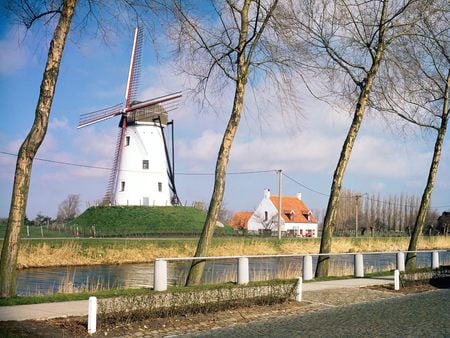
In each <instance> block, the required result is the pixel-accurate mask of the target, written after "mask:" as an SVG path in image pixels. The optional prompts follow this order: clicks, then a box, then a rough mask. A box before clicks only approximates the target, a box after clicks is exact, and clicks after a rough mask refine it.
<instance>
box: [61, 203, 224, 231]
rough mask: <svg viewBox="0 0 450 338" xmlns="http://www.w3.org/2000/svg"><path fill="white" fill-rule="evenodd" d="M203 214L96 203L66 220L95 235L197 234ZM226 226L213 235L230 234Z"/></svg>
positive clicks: (190, 210)
mask: <svg viewBox="0 0 450 338" xmlns="http://www.w3.org/2000/svg"><path fill="white" fill-rule="evenodd" d="M205 218H206V214H205V213H204V212H203V211H201V210H198V209H195V208H191V207H182V206H170V207H148V206H99V207H91V208H89V209H87V210H86V211H85V212H83V213H82V214H81V215H80V216H78V217H77V218H75V219H74V220H73V221H71V222H70V223H69V226H71V227H75V226H78V227H79V229H80V232H82V233H83V234H85V235H86V232H92V234H93V231H94V226H95V236H97V237H115V236H118V237H123V236H133V237H134V236H153V235H161V236H164V235H168V236H173V235H183V236H186V235H199V234H200V233H201V231H202V228H203V224H204V222H205ZM232 233H233V230H232V229H231V227H229V226H225V227H223V228H216V231H215V234H216V235H226V234H232Z"/></svg>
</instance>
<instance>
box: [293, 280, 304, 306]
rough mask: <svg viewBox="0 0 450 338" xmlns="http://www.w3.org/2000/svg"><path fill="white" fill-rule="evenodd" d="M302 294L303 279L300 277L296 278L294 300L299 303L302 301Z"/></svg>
mask: <svg viewBox="0 0 450 338" xmlns="http://www.w3.org/2000/svg"><path fill="white" fill-rule="evenodd" d="M302 292H303V278H302V277H298V282H297V285H296V287H295V300H296V301H297V302H301V301H302Z"/></svg>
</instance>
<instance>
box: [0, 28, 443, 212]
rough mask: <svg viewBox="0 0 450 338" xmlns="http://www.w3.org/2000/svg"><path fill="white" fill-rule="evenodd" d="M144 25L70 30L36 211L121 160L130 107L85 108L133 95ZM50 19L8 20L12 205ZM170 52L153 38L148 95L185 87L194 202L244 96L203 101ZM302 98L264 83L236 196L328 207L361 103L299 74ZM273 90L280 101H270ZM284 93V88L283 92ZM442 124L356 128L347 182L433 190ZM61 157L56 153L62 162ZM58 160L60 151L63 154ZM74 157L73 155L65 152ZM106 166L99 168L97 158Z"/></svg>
mask: <svg viewBox="0 0 450 338" xmlns="http://www.w3.org/2000/svg"><path fill="white" fill-rule="evenodd" d="M132 34H133V32H132V30H131V29H130V30H129V31H128V30H123V31H121V32H119V33H116V34H114V35H113V36H112V38H111V39H109V41H108V42H105V41H104V40H103V39H102V38H101V37H100V36H95V35H94V34H86V35H76V36H75V35H74V36H70V38H69V41H68V42H67V45H66V48H65V50H64V55H63V59H62V63H61V68H60V73H59V78H58V83H57V88H56V93H55V97H54V102H53V106H52V109H51V114H50V123H49V128H48V132H47V135H46V137H45V140H44V142H43V144H42V146H41V147H40V149H39V151H38V153H37V155H36V160H35V161H34V165H33V171H32V177H31V184H30V192H29V197H28V205H27V217H28V218H30V219H33V218H34V217H35V216H36V215H37V214H39V213H40V214H43V215H48V216H51V217H56V213H57V209H58V205H59V204H60V203H61V202H62V201H63V200H64V199H65V198H66V197H67V196H68V195H69V194H78V195H80V199H81V205H80V209H81V210H80V211H83V210H85V209H86V208H87V207H89V206H90V205H93V204H95V201H96V200H99V199H101V198H102V197H103V195H104V193H105V190H106V186H107V181H108V179H109V171H108V168H110V167H111V166H112V162H113V152H114V148H115V141H116V135H117V133H118V130H119V129H118V127H117V126H118V122H119V121H118V119H116V120H109V121H104V122H101V123H98V124H95V125H91V126H89V127H86V128H83V129H77V128H76V126H77V124H78V119H79V115H80V114H82V113H87V112H91V111H94V110H98V109H101V108H105V107H108V106H112V105H114V104H117V103H120V102H123V101H124V92H125V86H126V80H127V74H128V66H129V58H130V53H131V46H132ZM49 39H50V35H49V33H48V31H46V30H45V29H43V28H42V26H40V29H39V28H38V29H31V30H28V31H27V30H25V28H24V27H20V26H17V25H15V24H13V23H11V21H10V20H1V21H0V51H1V52H0V99H1V102H2V123H1V125H0V141H1V142H0V217H7V216H8V213H9V208H10V201H11V192H12V185H13V179H14V170H15V161H16V157H15V156H14V155H15V154H17V152H18V149H19V147H20V144H21V143H22V141H23V140H24V138H25V136H26V135H27V133H28V131H29V129H30V127H31V125H32V123H33V119H34V111H35V107H36V103H37V98H38V95H39V86H40V81H41V78H42V73H43V69H44V65H45V62H46V57H47V51H48V41H49ZM159 52H160V53H159V54H158V57H157V53H156V52H155V46H154V45H153V44H151V43H150V42H149V41H148V40H146V42H145V45H144V51H143V62H142V66H143V69H142V81H141V91H140V95H139V97H140V98H141V99H149V98H153V97H158V96H160V95H164V94H169V93H173V92H176V91H183V99H182V101H181V102H180V106H179V108H178V109H177V110H175V111H172V112H171V113H170V119H173V120H174V122H175V172H176V177H175V179H176V185H177V190H178V193H179V197H180V200H181V201H182V203H183V204H187V205H191V204H192V203H193V202H194V201H203V202H205V203H206V204H207V203H208V202H209V200H210V197H211V193H212V188H213V175H212V174H213V173H214V170H215V161H216V158H217V152H218V150H219V146H220V142H221V137H222V135H223V131H224V129H225V126H226V123H227V118H228V115H229V113H230V109H231V103H232V92H231V90H230V89H229V88H228V89H224V91H223V92H222V93H221V95H220V96H217V97H214V98H211V99H212V101H213V102H214V107H203V108H202V107H201V105H200V103H199V100H198V98H196V97H195V96H194V95H192V92H191V91H190V89H191V86H192V81H191V80H190V79H189V78H188V77H187V76H186V75H184V74H182V73H180V72H179V71H178V70H177V68H176V67H175V66H174V60H173V58H172V57H171V55H172V54H171V53H170V48H167V53H164V51H163V53H161V51H159ZM298 88H299V89H298V92H297V93H296V94H297V101H298V107H292V108H291V109H286V110H284V111H283V113H282V114H281V113H280V109H279V108H278V107H280V102H277V98H276V97H273V93H272V92H271V91H270V88H266V87H261V88H254V90H253V91H249V93H248V95H247V96H246V110H245V113H244V116H243V118H242V121H241V125H240V126H239V130H238V133H237V136H236V139H235V142H234V144H233V148H232V151H231V157H230V162H229V167H228V173H229V174H228V175H227V184H226V191H225V197H224V207H225V208H227V209H229V210H232V211H243V210H246V211H250V210H254V209H255V208H256V206H257V205H258V204H259V202H260V201H261V199H262V198H263V190H264V189H265V188H269V189H271V191H272V193H273V194H278V175H277V173H276V172H275V170H277V169H281V170H282V171H283V174H284V175H285V176H283V177H282V194H283V195H295V194H296V193H297V192H301V193H302V198H303V200H304V201H305V203H306V204H307V205H308V206H309V208H311V209H313V210H322V209H325V208H326V205H327V202H328V194H329V191H330V187H331V181H332V175H333V172H334V169H335V167H336V164H337V161H338V156H339V153H340V151H341V148H342V144H343V142H344V139H345V136H346V133H347V131H348V128H349V126H350V122H351V115H350V114H349V112H348V111H345V109H339V110H338V109H336V108H335V107H331V106H330V105H328V104H327V103H324V102H321V101H318V100H316V99H314V98H313V97H312V96H311V95H310V94H308V93H307V91H305V90H304V89H302V86H300V85H299V86H298ZM260 97H266V98H269V99H270V101H271V103H272V104H270V105H266V104H263V103H261V102H260V101H259V98H260ZM272 97H273V98H272ZM434 140H435V134H434V133H433V132H429V131H423V130H420V129H418V128H413V127H406V128H404V126H403V125H401V123H400V122H398V121H397V122H394V121H386V120H384V119H380V118H377V116H376V114H368V116H367V117H366V118H365V120H364V121H363V125H362V128H361V130H360V133H359V135H358V137H357V139H356V144H355V147H354V150H353V152H352V155H351V159H350V162H349V165H348V168H347V171H346V174H345V179H344V187H345V188H347V189H351V190H354V191H357V192H359V193H367V194H373V193H374V194H378V193H380V196H381V197H383V196H388V195H389V194H400V193H402V192H403V193H405V194H408V195H418V196H421V195H422V193H423V189H424V187H425V183H426V179H427V175H428V170H429V165H430V161H431V157H432V152H433V147H434ZM52 161H53V162H52ZM55 162H58V163H55ZM63 163H65V164H63ZM93 167H95V168H93ZM432 207H433V208H435V209H436V210H437V211H438V212H439V213H442V212H443V211H444V210H450V144H449V136H448V135H447V137H446V139H445V143H444V149H443V152H442V159H441V163H440V166H439V172H438V176H437V182H436V185H435V189H434V192H433V198H432Z"/></svg>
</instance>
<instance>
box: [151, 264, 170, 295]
mask: <svg viewBox="0 0 450 338" xmlns="http://www.w3.org/2000/svg"><path fill="white" fill-rule="evenodd" d="M153 290H155V291H166V290H167V261H165V260H158V259H157V260H155V272H154V279H153Z"/></svg>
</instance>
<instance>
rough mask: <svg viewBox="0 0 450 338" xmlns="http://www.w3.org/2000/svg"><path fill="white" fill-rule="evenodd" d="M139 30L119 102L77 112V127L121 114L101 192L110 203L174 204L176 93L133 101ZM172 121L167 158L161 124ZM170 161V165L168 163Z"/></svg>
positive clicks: (137, 74) (138, 65) (137, 73)
mask: <svg viewBox="0 0 450 338" xmlns="http://www.w3.org/2000/svg"><path fill="white" fill-rule="evenodd" d="M142 41H143V34H142V30H141V29H140V28H139V27H138V28H136V31H135V35H134V43H133V50H132V53H131V62H130V70H129V74H128V82H127V88H126V92H125V105H123V104H122V103H121V104H117V105H115V106H112V107H109V108H106V109H102V110H98V111H95V112H92V113H87V114H82V115H81V116H80V122H79V124H78V128H83V127H86V126H88V125H91V124H94V123H97V122H100V121H104V120H107V119H110V118H113V117H115V116H121V119H120V123H119V128H120V132H119V135H118V138H117V143H116V151H115V157H114V162H113V167H112V170H111V177H110V180H109V184H108V188H107V191H106V194H105V197H104V200H105V202H106V203H110V204H115V205H150V206H161V205H164V206H165V205H173V204H179V198H178V195H177V191H176V188H175V176H174V174H175V173H174V165H173V163H174V162H173V155H174V151H173V121H170V122H169V120H168V112H169V111H171V110H174V109H176V108H177V107H178V102H179V99H180V98H181V93H180V92H178V93H174V94H170V95H167V96H162V97H158V98H154V99H150V100H146V101H136V96H137V90H138V86H139V78H140V70H141V59H142V57H141V55H142ZM168 125H170V126H172V142H171V144H172V151H171V155H172V162H171V159H170V156H169V151H168V147H167V142H166V136H165V133H164V128H165V127H167V126H168ZM171 163H172V164H171Z"/></svg>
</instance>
